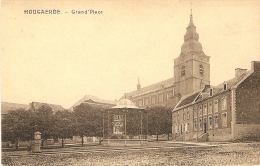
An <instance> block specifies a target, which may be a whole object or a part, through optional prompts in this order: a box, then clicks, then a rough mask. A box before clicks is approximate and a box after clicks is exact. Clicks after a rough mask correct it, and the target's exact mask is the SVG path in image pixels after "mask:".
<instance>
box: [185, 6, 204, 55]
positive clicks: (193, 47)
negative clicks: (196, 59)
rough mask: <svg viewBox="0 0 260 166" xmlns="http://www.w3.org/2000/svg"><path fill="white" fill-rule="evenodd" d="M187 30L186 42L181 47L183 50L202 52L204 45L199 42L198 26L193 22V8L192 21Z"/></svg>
mask: <svg viewBox="0 0 260 166" xmlns="http://www.w3.org/2000/svg"><path fill="white" fill-rule="evenodd" d="M186 29H187V32H186V34H185V35H184V43H183V45H182V47H181V52H182V53H185V52H191V51H195V52H201V51H202V45H201V43H200V42H199V34H198V33H197V32H196V26H195V25H194V23H193V15H192V9H191V14H190V22H189V25H188V27H187V28H186Z"/></svg>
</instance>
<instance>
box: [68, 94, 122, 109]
mask: <svg viewBox="0 0 260 166" xmlns="http://www.w3.org/2000/svg"><path fill="white" fill-rule="evenodd" d="M82 103H84V104H89V105H92V106H98V107H102V108H110V107H113V106H115V105H116V104H117V101H116V100H114V101H112V100H104V99H100V98H98V97H96V96H91V95H85V96H84V97H83V98H81V99H80V100H79V101H78V102H76V103H75V104H74V105H73V106H72V107H70V108H69V110H70V111H73V109H74V108H75V107H77V106H79V105H80V104H82Z"/></svg>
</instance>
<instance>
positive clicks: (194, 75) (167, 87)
mask: <svg viewBox="0 0 260 166" xmlns="http://www.w3.org/2000/svg"><path fill="white" fill-rule="evenodd" d="M186 29H187V32H186V34H185V35H184V43H183V45H182V47H181V53H180V55H179V56H178V57H177V58H176V59H174V66H173V70H174V72H173V77H172V78H169V79H167V80H164V81H161V82H158V83H155V84H152V85H149V86H146V87H143V88H141V84H140V82H139V79H138V84H137V90H135V91H133V92H129V93H127V94H126V95H125V96H123V97H122V98H127V99H130V100H131V101H133V102H134V104H135V105H136V106H138V107H141V108H147V107H152V106H167V107H169V108H172V109H173V108H174V107H175V106H176V104H177V103H178V102H179V100H180V99H181V98H182V96H185V95H187V94H190V93H192V92H194V91H197V90H200V89H201V88H203V87H204V86H205V85H209V84H210V64H209V58H210V57H209V56H207V55H205V53H204V52H203V50H202V45H201V43H200V42H199V34H198V33H197V32H196V26H195V25H194V23H193V17H192V14H191V15H190V22H189V25H188V27H187V28H186Z"/></svg>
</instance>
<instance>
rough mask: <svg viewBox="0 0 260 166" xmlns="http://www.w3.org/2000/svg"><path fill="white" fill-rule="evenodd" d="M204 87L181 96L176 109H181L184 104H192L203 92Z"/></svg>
mask: <svg viewBox="0 0 260 166" xmlns="http://www.w3.org/2000/svg"><path fill="white" fill-rule="evenodd" d="M203 90H204V89H200V90H198V91H196V92H193V93H190V94H188V95H186V96H183V97H182V98H181V100H180V101H179V102H178V103H177V105H176V106H175V108H174V110H175V109H179V108H181V107H182V106H185V105H188V104H191V103H193V102H195V100H196V99H197V97H198V96H199V95H200V94H201V92H202V91H203Z"/></svg>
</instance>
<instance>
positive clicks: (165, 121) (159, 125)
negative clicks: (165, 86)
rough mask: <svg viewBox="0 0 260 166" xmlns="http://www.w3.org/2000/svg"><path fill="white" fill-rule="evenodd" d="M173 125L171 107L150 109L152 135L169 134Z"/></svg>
mask: <svg viewBox="0 0 260 166" xmlns="http://www.w3.org/2000/svg"><path fill="white" fill-rule="evenodd" d="M171 126H172V112H171V109H169V108H167V107H162V106H156V107H151V108H150V109H149V110H148V133H149V134H152V135H157V140H158V135H160V134H169V133H171Z"/></svg>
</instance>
